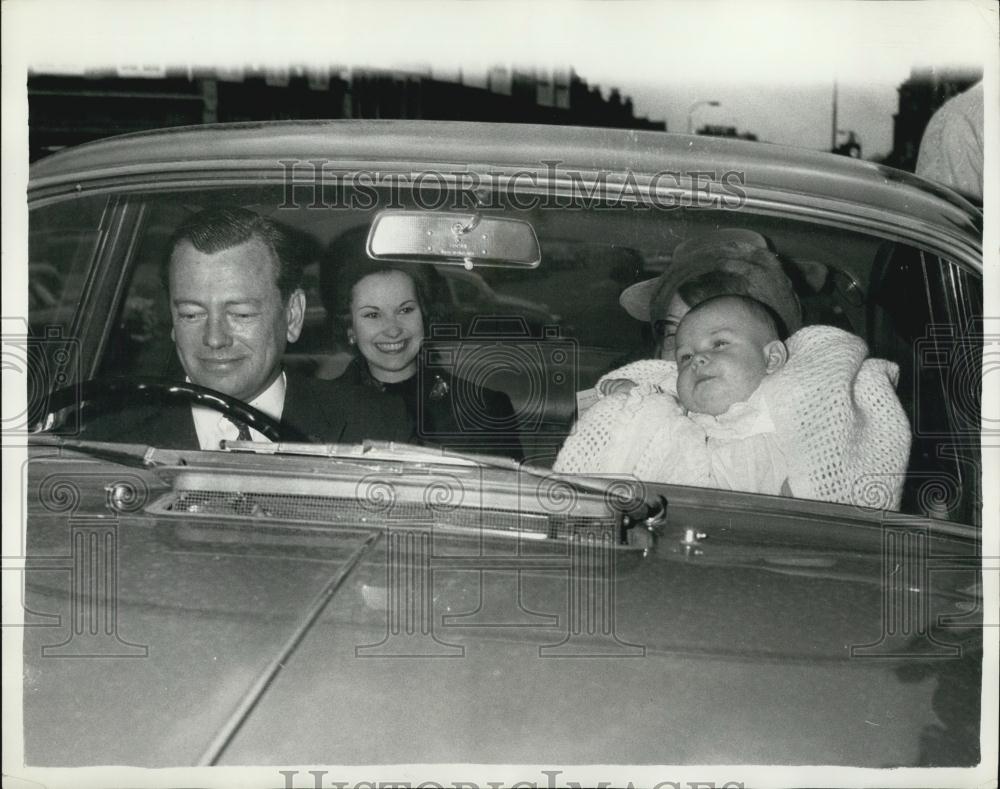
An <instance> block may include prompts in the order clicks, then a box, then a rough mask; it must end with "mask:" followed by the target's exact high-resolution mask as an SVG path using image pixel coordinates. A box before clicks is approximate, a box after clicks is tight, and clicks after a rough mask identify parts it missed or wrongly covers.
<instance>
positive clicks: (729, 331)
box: [600, 296, 788, 416]
mask: <svg viewBox="0 0 1000 789" xmlns="http://www.w3.org/2000/svg"><path fill="white" fill-rule="evenodd" d="M676 341H677V349H676V351H675V353H674V356H675V359H676V360H677V398H678V400H679V401H680V403H681V405H682V406H684V408H685V409H687V411H688V412H689V413H690V412H693V413H697V414H709V415H711V416H720V415H721V414H724V413H725V412H726V411H728V410H729V408H730V407H731V406H733V405H734V404H736V403H740V402H744V401H746V400H748V399H749V398H750V396H751V395H752V394H753V393H754V392H755V391H756V390H757V387H758V386H760V383H761V381H763V380H764V378H765V377H766V376H768V375H770V374H772V373H774V372H777V371H778V370H780V369H781V368H782V367H784V365H785V362H786V361H787V360H788V350H787V349H786V348H785V343H783V342H782V341H781V338H780V337H779V335H778V321H777V320H776V318H775V317H774V315H773V314H772V312H771V310H770V309H769V308H768V307H766V306H765V305H764V304H762V303H761V302H759V301H757V300H756V299H752V298H750V297H749V296H716V297H715V298H712V299H708V300H706V301H703V302H702V303H701V304H699V305H698V306H696V307H695V308H694V309H692V310H691V311H690V312H688V314H687V315H685V316H684V318H683V320H682V321H681V323H680V325H679V326H678V327H677V340H676ZM635 386H638V383H637V382H636V381H632V380H630V379H627V378H611V379H606V380H605V381H603V382H602V383H601V386H600V389H601V393H602V394H604V395H609V394H617V393H622V392H628V391H630V390H631V389H632V388H633V387H635Z"/></svg>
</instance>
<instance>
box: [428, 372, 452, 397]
mask: <svg viewBox="0 0 1000 789" xmlns="http://www.w3.org/2000/svg"><path fill="white" fill-rule="evenodd" d="M447 396H448V382H447V381H445V380H444V378H442V377H441V376H440V375H435V376H434V386H432V387H431V391H430V394H429V395H428V397H429V399H431V400H443V399H444V398H445V397H447Z"/></svg>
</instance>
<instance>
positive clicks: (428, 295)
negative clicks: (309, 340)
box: [319, 225, 447, 345]
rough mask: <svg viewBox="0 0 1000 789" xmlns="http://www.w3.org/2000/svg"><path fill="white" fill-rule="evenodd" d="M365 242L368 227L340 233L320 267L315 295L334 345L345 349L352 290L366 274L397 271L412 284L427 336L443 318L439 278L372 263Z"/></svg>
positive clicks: (406, 266) (412, 266)
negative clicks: (317, 290) (318, 295)
mask: <svg viewBox="0 0 1000 789" xmlns="http://www.w3.org/2000/svg"><path fill="white" fill-rule="evenodd" d="M367 238H368V225H359V226H357V227H352V228H351V229H350V230H346V231H344V232H343V233H341V234H340V235H339V236H337V237H336V238H335V239H333V241H331V242H330V245H329V246H328V247H327V249H326V254H325V255H324V256H323V259H322V261H321V263H320V269H319V293H320V299H321V300H322V302H323V308H324V309H325V310H326V319H327V325H328V326H329V329H330V331H331V332H332V333H333V335H334V337H335V338H336V339H337V340H338V342H340V343H341V344H343V345H346V344H347V336H348V335H347V331H348V329H349V328H350V327H351V298H352V293H353V290H354V286H355V285H357V284H358V282H360V281H361V280H362V279H364V278H365V277H367V276H368V275H369V274H382V273H386V272H390V271H399V272H401V273H403V274H405V275H406V276H408V277H409V278H410V280H411V281H412V282H413V288H414V290H415V291H416V294H417V302H418V303H419V305H420V312H421V313H422V314H423V318H424V334H425V335H429V334H430V327H431V325H432V324H434V323H438V322H441V321H443V320H445V319H446V317H447V316H446V315H445V314H444V302H443V298H442V295H443V294H444V283H443V281H442V278H441V275H440V274H438V273H437V271H435V270H434V267H433V266H430V265H425V264H420V263H395V262H389V261H382V260H372V259H371V258H370V257H368V253H367V252H366V251H365V242H366V240H367Z"/></svg>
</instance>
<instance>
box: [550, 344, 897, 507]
mask: <svg viewBox="0 0 1000 789" xmlns="http://www.w3.org/2000/svg"><path fill="white" fill-rule="evenodd" d="M787 345H788V352H789V354H788V361H787V362H786V364H785V366H784V367H783V368H781V369H780V370H778V371H777V372H775V373H772V374H771V375H768V376H767V377H766V378H765V379H764V381H763V382H762V383H761V385H760V386H759V387H758V388H757V390H756V391H755V392H754V393H753V395H751V396H750V398H749V399H748V400H747V401H746V402H742V403H736V404H734V405H733V406H731V407H730V408H729V409H728V410H727V411H726V412H725V413H723V414H720V415H719V416H710V415H708V414H694V413H691V414H688V413H686V412H685V410H684V408H683V407H682V406H681V405H680V403H679V401H678V400H677V365H676V364H675V363H674V362H668V361H661V360H657V359H648V360H643V361H640V362H633V363H632V364H629V365H626V366H625V367H622V368H619V369H618V370H615V371H614V372H612V373H609V374H608V375H606V376H604V378H602V379H601V380H602V381H603V380H606V379H614V378H625V379H629V380H632V381H635V382H636V383H637V384H638V386H636V387H635V388H633V389H632V390H631V391H630V392H629V393H628V394H614V395H609V396H607V397H603V398H602V399H600V400H599V401H598V402H597V403H596V404H595V405H594V406H593V407H591V408H590V409H589V410H587V411H586V412H585V413H584V414H583V415H582V416H581V417H580V419H579V420H578V421H577V423H576V425H575V427H574V430H573V433H572V434H571V435H570V437H569V438H568V439H567V440H566V443H565V444H564V445H563V447H562V449H561V450H560V452H559V456H558V457H557V458H556V463H555V466H554V469H555V470H556V471H559V472H564V473H587V474H611V473H619V474H631V475H634V476H636V477H638V478H639V479H642V480H646V481H650V482H665V483H670V484H676V485H694V486H700V487H711V488H718V489H723V490H738V491H746V492H750V493H767V494H773V495H777V494H782V493H783V494H785V495H789V494H790V495H792V496H796V497H798V498H808V499H819V500H822V501H834V502H840V503H853V504H857V505H860V506H867V507H878V508H880V509H898V507H899V502H900V498H901V496H902V488H903V482H904V480H905V475H906V466H907V461H908V459H909V451H910V426H909V422H908V421H907V419H906V414H905V413H904V412H903V409H902V406H901V405H900V403H899V399H898V398H897V397H896V392H895V383H896V379H897V375H898V368H897V367H896V365H895V364H893V363H891V362H888V361H885V360H884V359H868V358H867V355H868V348H867V346H866V345H865V343H864V341H863V340H862V339H861V338H859V337H856V336H854V335H853V334H849V333H847V332H844V331H842V330H840V329H837V328H834V327H832V326H807V327H805V328H803V329H800V330H799V331H798V332H796V333H795V334H794V335H792V337H790V338H789V339H788V341H787Z"/></svg>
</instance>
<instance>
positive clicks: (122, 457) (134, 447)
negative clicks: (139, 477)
mask: <svg viewBox="0 0 1000 789" xmlns="http://www.w3.org/2000/svg"><path fill="white" fill-rule="evenodd" d="M32 443H33V444H35V445H38V446H51V447H56V448H58V449H68V450H72V451H73V452H79V453H80V454H82V455H88V456H89V457H93V458H97V459H98V460H108V461H110V462H112V463H117V464H118V465H120V466H129V467H131V468H142V469H151V468H157V467H160V466H164V465H166V464H165V463H164V462H163V461H162V460H159V459H157V458H156V457H155V455H156V451H157V450H156V448H155V447H151V446H147V445H146V444H108V443H105V442H103V441H79V440H75V439H69V438H62V437H60V436H44V437H43V436H39V437H37V438H34V439H33V440H32Z"/></svg>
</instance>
